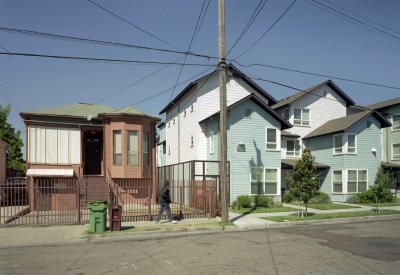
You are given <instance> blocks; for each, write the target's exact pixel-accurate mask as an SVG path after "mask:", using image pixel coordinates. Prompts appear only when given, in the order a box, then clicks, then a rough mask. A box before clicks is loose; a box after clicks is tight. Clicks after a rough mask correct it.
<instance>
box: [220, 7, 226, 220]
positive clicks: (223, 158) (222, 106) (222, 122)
mask: <svg viewBox="0 0 400 275" xmlns="http://www.w3.org/2000/svg"><path fill="white" fill-rule="evenodd" d="M218 57H219V59H218V61H219V64H218V65H219V105H220V118H219V161H220V162H219V172H220V185H221V204H222V207H221V208H222V209H221V212H222V213H221V221H223V222H226V221H228V220H229V209H228V208H229V201H228V188H227V187H228V183H227V149H226V148H227V137H226V136H227V133H226V61H225V0H218Z"/></svg>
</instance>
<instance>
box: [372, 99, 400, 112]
mask: <svg viewBox="0 0 400 275" xmlns="http://www.w3.org/2000/svg"><path fill="white" fill-rule="evenodd" d="M396 104H400V97H396V98H392V99H389V100H385V101H382V102H378V103H374V104H371V105H368V106H366V108H368V109H372V110H375V109H381V108H385V107H390V106H393V105H396Z"/></svg>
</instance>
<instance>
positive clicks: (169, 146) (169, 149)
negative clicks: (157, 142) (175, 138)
mask: <svg viewBox="0 0 400 275" xmlns="http://www.w3.org/2000/svg"><path fill="white" fill-rule="evenodd" d="M168 155H171V145H168Z"/></svg>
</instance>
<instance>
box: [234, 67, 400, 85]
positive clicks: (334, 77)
mask: <svg viewBox="0 0 400 275" xmlns="http://www.w3.org/2000/svg"><path fill="white" fill-rule="evenodd" d="M235 62H236V63H237V64H239V65H240V66H243V67H251V66H262V67H268V68H273V69H278V70H284V71H289V72H295V73H301V74H309V75H315V76H323V77H328V78H333V79H339V80H343V81H349V82H355V83H360V84H365V85H372V86H377V87H382V88H388V89H396V90H400V88H399V87H393V86H387V85H382V84H375V83H370V82H364V81H359V80H353V79H347V78H342V77H337V76H330V75H323V74H316V73H310V72H304V71H299V70H293V69H287V68H282V67H277V66H272V65H266V64H256V63H252V64H250V65H243V64H240V63H239V62H237V61H235Z"/></svg>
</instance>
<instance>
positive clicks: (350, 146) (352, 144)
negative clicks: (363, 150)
mask: <svg viewBox="0 0 400 275" xmlns="http://www.w3.org/2000/svg"><path fill="white" fill-rule="evenodd" d="M356 143H357V142H356V135H354V134H348V135H347V153H348V154H355V153H357V151H356V148H357V146H356Z"/></svg>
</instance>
